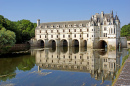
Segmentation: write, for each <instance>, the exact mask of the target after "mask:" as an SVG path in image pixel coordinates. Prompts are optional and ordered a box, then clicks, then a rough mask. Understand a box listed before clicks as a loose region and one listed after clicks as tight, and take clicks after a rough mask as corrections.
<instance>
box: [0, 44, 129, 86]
mask: <svg viewBox="0 0 130 86" xmlns="http://www.w3.org/2000/svg"><path fill="white" fill-rule="evenodd" d="M126 54H127V50H125V49H122V50H121V52H118V51H107V52H103V51H102V52H101V51H94V50H92V49H85V48H74V47H73V48H62V47H61V48H55V49H31V50H30V53H28V54H26V55H13V56H8V57H0V86H4V85H5V86H8V85H9V86H10V85H11V86H106V85H107V86H110V85H111V84H112V82H113V80H114V77H115V74H116V72H117V71H118V70H119V68H120V65H121V62H122V57H124V56H125V55H126Z"/></svg>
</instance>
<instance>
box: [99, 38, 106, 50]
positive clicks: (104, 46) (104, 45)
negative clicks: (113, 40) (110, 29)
mask: <svg viewBox="0 0 130 86" xmlns="http://www.w3.org/2000/svg"><path fill="white" fill-rule="evenodd" d="M98 48H99V49H105V48H107V42H106V41H104V40H100V41H99V42H98Z"/></svg>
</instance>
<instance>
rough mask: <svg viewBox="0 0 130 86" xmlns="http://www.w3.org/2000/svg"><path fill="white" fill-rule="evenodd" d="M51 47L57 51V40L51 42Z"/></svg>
mask: <svg viewBox="0 0 130 86" xmlns="http://www.w3.org/2000/svg"><path fill="white" fill-rule="evenodd" d="M49 46H50V47H51V48H52V49H55V48H56V42H55V40H50V41H49Z"/></svg>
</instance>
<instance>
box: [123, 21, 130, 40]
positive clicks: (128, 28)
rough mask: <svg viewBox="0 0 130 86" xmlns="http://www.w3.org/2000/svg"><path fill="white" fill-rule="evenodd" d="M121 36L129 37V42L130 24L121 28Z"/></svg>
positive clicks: (128, 38) (129, 38)
mask: <svg viewBox="0 0 130 86" xmlns="http://www.w3.org/2000/svg"><path fill="white" fill-rule="evenodd" d="M121 36H122V37H127V40H130V23H129V24H128V25H124V26H123V27H122V28H121Z"/></svg>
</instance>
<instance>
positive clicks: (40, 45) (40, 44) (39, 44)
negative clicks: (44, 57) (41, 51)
mask: <svg viewBox="0 0 130 86" xmlns="http://www.w3.org/2000/svg"><path fill="white" fill-rule="evenodd" d="M37 43H38V46H39V47H44V41H43V40H41V39H40V40H38V41H37Z"/></svg>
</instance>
